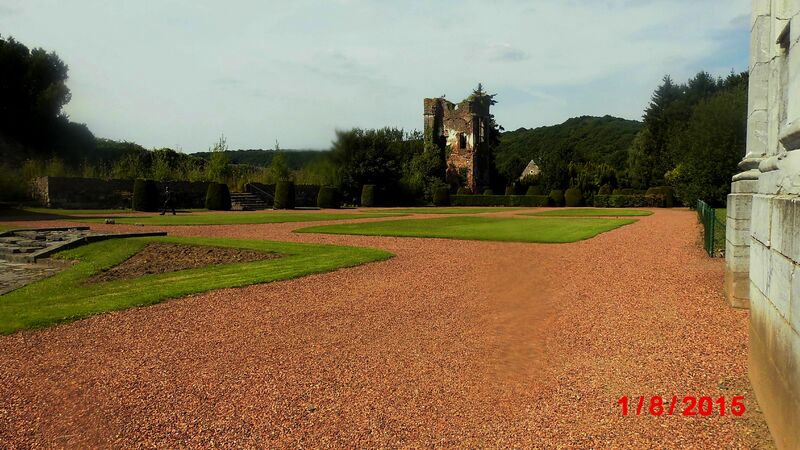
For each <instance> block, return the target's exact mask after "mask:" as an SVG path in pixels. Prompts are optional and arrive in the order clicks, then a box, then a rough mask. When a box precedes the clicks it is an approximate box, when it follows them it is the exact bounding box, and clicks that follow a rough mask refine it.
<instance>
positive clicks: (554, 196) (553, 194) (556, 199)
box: [548, 189, 564, 206]
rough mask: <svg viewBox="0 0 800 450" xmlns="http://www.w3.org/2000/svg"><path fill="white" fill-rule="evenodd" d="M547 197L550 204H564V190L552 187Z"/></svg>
mask: <svg viewBox="0 0 800 450" xmlns="http://www.w3.org/2000/svg"><path fill="white" fill-rule="evenodd" d="M548 197H549V198H550V205H551V206H564V191H562V190H560V189H553V190H552V191H550V195H548Z"/></svg>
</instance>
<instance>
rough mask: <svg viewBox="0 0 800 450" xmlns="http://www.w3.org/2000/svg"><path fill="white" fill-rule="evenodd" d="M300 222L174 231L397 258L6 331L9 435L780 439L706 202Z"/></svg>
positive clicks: (227, 439) (415, 442) (120, 439)
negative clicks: (468, 229)
mask: <svg viewBox="0 0 800 450" xmlns="http://www.w3.org/2000/svg"><path fill="white" fill-rule="evenodd" d="M515 213H516V212H510V213H507V212H503V213H497V214H500V215H506V214H515ZM416 217H420V216H416ZM364 220H376V219H364ZM380 220H386V219H380ZM390 220H398V219H390ZM399 220H402V219H399ZM48 223H50V224H52V223H53V222H48ZM314 224H315V225H316V224H322V223H320V222H315V223H314ZM304 226H308V224H307V223H306V224H304V223H288V224H270V225H237V226H191V227H170V228H169V231H170V234H175V235H202V236H226V237H241V238H247V239H274V240H291V241H303V242H325V243H342V244H345V243H346V244H354V245H362V246H372V247H380V248H384V249H387V250H389V251H392V252H394V253H395V254H396V255H397V256H396V257H395V258H393V259H391V260H389V261H385V262H380V263H372V264H367V265H363V266H360V267H355V268H351V269H344V270H339V271H336V272H332V273H327V274H321V275H313V276H309V277H305V278H301V279H296V280H290V281H284V282H278V283H273V284H266V285H256V286H250V287H247V288H241V289H225V290H220V291H215V292H210V293H206V294H202V295H196V296H192V297H189V298H184V299H179V300H173V301H168V302H165V303H161V304H158V305H154V306H150V307H146V308H139V309H133V310H128V311H123V312H114V313H109V314H104V315H101V316H96V317H92V318H89V319H86V320H82V321H78V322H74V323H71V324H66V325H62V326H57V327H52V328H49V329H45V330H39V331H31V332H20V333H16V334H13V335H10V336H5V337H0V360H2V361H3V364H2V365H0V399H2V400H0V442H4V443H5V445H4V446H5V447H10V448H15V447H79V448H89V447H161V448H176V447H198V448H200V447H203V448H207V447H273V448H274V447H314V448H318V447H346V448H356V447H398V446H406V447H423V446H424V447H431V446H438V447H525V448H534V447H536V448H554V447H570V448H574V447H580V448H591V447H593V448H607V447H615V448H620V447H624V448H674V447H693V448H760V447H769V446H770V445H771V444H770V443H769V437H768V432H767V431H766V428H765V426H764V422H763V418H762V417H761V416H760V414H759V413H758V410H757V409H758V408H757V404H756V400H755V398H754V396H753V394H752V391H751V388H750V385H749V383H748V381H747V376H746V364H747V329H748V313H747V312H746V311H739V310H733V309H731V308H729V307H728V306H727V305H726V304H725V302H724V299H723V296H722V293H721V285H722V274H723V261H722V260H718V259H717V260H712V259H709V258H708V257H706V256H705V255H704V253H703V250H702V249H701V247H700V245H699V244H698V240H699V233H700V231H699V226H698V225H697V221H696V218H695V215H694V213H692V212H689V211H687V210H658V211H656V213H655V214H654V215H652V216H649V217H643V218H641V219H639V221H638V222H637V223H635V224H632V225H628V226H625V227H622V228H620V229H617V230H614V231H611V232H608V233H605V234H601V235H599V236H597V237H595V238H593V239H591V240H587V241H581V242H577V243H573V244H520V243H497V242H480V241H453V240H440V239H415V238H380V237H366V236H327V235H313V234H294V233H291V230H293V229H296V228H301V227H304ZM94 228H96V229H101V230H104V229H113V230H121V229H126V228H125V227H124V226H120V225H108V226H106V225H98V226H96V227H95V226H93V229H94ZM135 229H138V230H141V229H142V228H140V227H136V228H135ZM152 229H156V228H152ZM622 395H629V396H638V395H648V396H650V395H662V396H669V397H671V396H672V395H678V396H683V395H698V396H699V395H709V396H713V397H717V396H719V395H725V396H726V397H731V396H734V395H745V396H746V401H745V402H746V405H747V408H748V412H747V413H746V415H745V416H744V417H740V418H736V417H733V416H730V415H728V416H725V417H719V416H717V415H713V416H711V417H706V418H700V417H692V418H687V417H680V416H672V417H650V416H641V417H636V416H633V417H622V416H621V414H620V410H619V406H618V405H617V403H616V402H617V399H618V398H619V397H620V396H622Z"/></svg>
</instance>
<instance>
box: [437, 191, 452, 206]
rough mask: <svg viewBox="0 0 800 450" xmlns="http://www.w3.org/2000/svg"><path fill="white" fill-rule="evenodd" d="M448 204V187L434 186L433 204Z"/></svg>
mask: <svg viewBox="0 0 800 450" xmlns="http://www.w3.org/2000/svg"><path fill="white" fill-rule="evenodd" d="M448 204H450V189H448V188H447V187H440V188H436V190H435V191H433V205H434V206H447V205H448Z"/></svg>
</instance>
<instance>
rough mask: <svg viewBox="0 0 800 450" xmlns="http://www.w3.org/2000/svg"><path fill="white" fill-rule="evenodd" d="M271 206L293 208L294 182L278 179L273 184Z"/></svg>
mask: <svg viewBox="0 0 800 450" xmlns="http://www.w3.org/2000/svg"><path fill="white" fill-rule="evenodd" d="M272 207H273V208H275V209H293V208H294V182H292V181H278V183H277V184H276V185H275V203H273V205H272Z"/></svg>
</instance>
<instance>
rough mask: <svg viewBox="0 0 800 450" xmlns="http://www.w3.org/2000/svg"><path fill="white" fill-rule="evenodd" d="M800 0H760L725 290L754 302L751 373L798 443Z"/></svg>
mask: <svg viewBox="0 0 800 450" xmlns="http://www.w3.org/2000/svg"><path fill="white" fill-rule="evenodd" d="M798 14H800V0H754V2H753V16H752V29H751V30H752V31H751V51H750V54H751V58H750V86H749V105H748V114H749V115H748V123H747V126H748V129H747V155H746V156H745V158H744V159H743V160H742V162H741V163H740V167H741V168H742V169H743V172H742V173H740V174H738V175H736V176H735V177H734V179H733V184H732V189H731V191H732V193H731V195H730V196H728V219H727V232H726V233H727V235H726V240H727V248H726V274H725V278H726V279H725V287H726V293H727V296H728V299H729V301H730V302H731V303H732V304H733V305H734V306H740V307H748V306H749V308H750V310H751V311H750V365H749V372H750V379H751V381H752V383H753V387H754V390H755V393H756V397H757V398H758V402H759V405H760V406H761V409H762V410H763V411H764V415H765V417H766V419H767V423H768V425H769V428H770V431H771V432H772V435H773V437H774V438H775V442H776V444H777V445H778V448H786V449H789V448H792V449H794V448H800V46H798V45H797V44H798V42H800V16H798Z"/></svg>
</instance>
